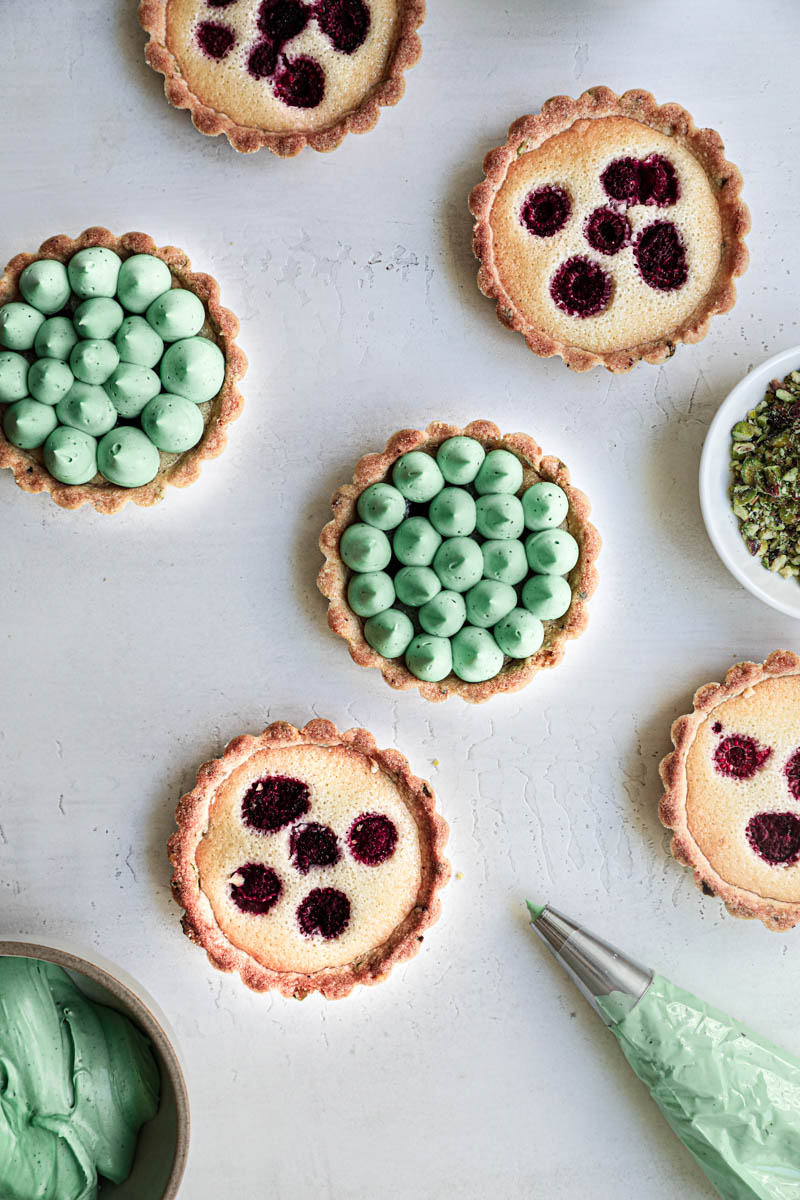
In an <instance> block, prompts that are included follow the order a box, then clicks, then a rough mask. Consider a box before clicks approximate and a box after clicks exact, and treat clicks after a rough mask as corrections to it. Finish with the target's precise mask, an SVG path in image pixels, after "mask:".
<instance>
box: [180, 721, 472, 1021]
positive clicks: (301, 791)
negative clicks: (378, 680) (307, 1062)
mask: <svg viewBox="0 0 800 1200" xmlns="http://www.w3.org/2000/svg"><path fill="white" fill-rule="evenodd" d="M176 821H177V825H178V832H177V833H175V834H173V836H172V837H171V838H170V841H169V857H170V861H171V862H172V864H173V866H174V874H173V877H172V891H173V895H174V897H175V899H176V901H177V902H178V904H180V905H181V906H182V907H183V908H184V909H185V910H186V911H185V916H184V918H183V929H184V932H185V933H186V935H187V936H188V937H189V938H190V939H191V940H192V941H194V942H196V943H197V944H198V945H200V946H202V947H203V949H204V950H205V951H206V953H207V954H208V957H209V960H210V961H211V963H212V964H213V966H215V967H217V968H218V969H219V970H221V971H238V972H239V974H240V975H241V977H242V979H243V980H244V982H245V983H246V984H247V986H248V987H249V988H252V989H253V990H254V991H257V992H263V991H267V990H269V989H275V990H277V991H280V992H282V993H283V995H285V996H295V997H297V998H299V999H302V998H303V997H304V996H306V995H307V994H308V993H310V992H321V993H322V994H323V995H324V996H326V997H327V998H328V999H336V998H338V997H341V996H346V995H347V994H348V993H349V992H351V991H352V989H353V988H354V987H355V986H356V984H359V983H361V984H373V983H379V982H380V981H381V980H383V979H385V978H386V977H387V975H388V974H389V972H390V971H391V969H392V967H393V966H394V964H395V963H397V962H401V961H403V960H404V959H408V958H412V957H413V956H414V955H415V954H416V953H417V951H418V950H419V948H420V945H421V943H422V940H423V931H424V930H425V929H426V928H427V927H428V926H429V925H431V924H433V922H434V921H436V920H437V919H438V917H439V914H440V909H441V906H440V902H439V896H438V893H439V890H440V889H441V888H442V887H443V886H444V884H445V883H446V882H447V880H448V879H449V877H450V866H449V863H448V862H447V859H446V858H445V857H444V845H445V843H446V841H447V836H448V828H447V825H446V824H445V822H444V821H443V819H442V818H441V817H440V816H439V815H438V813H436V811H435V809H434V795H433V791H432V789H431V788H430V786H429V784H427V783H426V782H425V781H424V780H422V779H418V778H417V777H416V776H415V775H413V774H412V773H411V769H410V767H409V765H408V762H407V761H406V759H405V758H404V757H403V755H402V754H400V753H399V752H398V751H397V750H380V749H378V747H377V746H376V744H375V739H374V738H373V737H372V735H371V734H370V733H368V732H367V730H365V729H351V730H348V731H347V732H344V733H339V732H338V731H337V729H336V727H335V726H334V725H332V724H331V722H330V721H324V720H315V721H311V722H309V724H308V725H306V726H305V728H304V729H296V728H295V727H294V726H293V725H289V724H286V723H285V722H282V721H278V722H275V723H274V724H272V725H269V726H268V727H267V729H265V730H264V732H263V733H262V734H261V735H260V736H258V737H247V736H245V737H238V738H235V739H234V740H233V741H232V742H230V744H229V745H228V746H227V748H226V750H225V753H224V754H223V755H222V757H221V758H219V759H214V760H212V761H211V762H207V763H205V764H204V765H203V766H202V767H201V768H200V769H199V771H198V773H197V782H196V784H195V787H194V789H193V790H192V791H191V792H189V793H188V794H187V795H186V796H184V797H183V798H182V799H181V801H180V803H179V805H178V809H177V813H176Z"/></svg>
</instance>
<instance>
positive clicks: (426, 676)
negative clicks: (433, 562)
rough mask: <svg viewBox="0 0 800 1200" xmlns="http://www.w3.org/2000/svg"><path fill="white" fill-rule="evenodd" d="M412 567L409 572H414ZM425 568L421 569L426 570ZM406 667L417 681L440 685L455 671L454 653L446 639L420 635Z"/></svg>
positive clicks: (407, 658) (407, 656) (426, 634)
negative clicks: (439, 683)
mask: <svg viewBox="0 0 800 1200" xmlns="http://www.w3.org/2000/svg"><path fill="white" fill-rule="evenodd" d="M414 569H415V568H414V567H410V568H409V570H412V571H413V570H414ZM424 569H425V568H424V567H423V568H420V570H424ZM406 666H407V667H408V669H409V671H410V672H411V674H412V675H414V676H415V677H416V678H417V679H423V680H425V682H426V683H438V682H439V680H440V679H444V677H445V675H449V674H450V672H451V671H452V669H453V651H452V648H451V646H450V640H449V638H446V637H432V636H431V634H429V633H420V634H418V635H417V637H415V638H414V640H413V641H412V642H411V645H410V646H409V647H408V649H407V650H406Z"/></svg>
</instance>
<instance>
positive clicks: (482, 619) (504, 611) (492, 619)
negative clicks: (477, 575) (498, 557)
mask: <svg viewBox="0 0 800 1200" xmlns="http://www.w3.org/2000/svg"><path fill="white" fill-rule="evenodd" d="M465 599H466V602H467V620H468V621H469V623H470V624H471V625H477V626H478V628H479V629H491V627H492V625H496V624H497V622H498V621H500V620H502V618H503V617H505V616H507V615H508V614H509V613H510V612H511V610H512V608H515V607H516V603H517V593H516V592H515V591H514V589H513V587H511V585H510V584H508V583H498V582H497V580H496V579H481V580H480V582H479V583H476V584H475V586H474V587H471V588H470V589H469V591H468V592H467V594H466V597H465Z"/></svg>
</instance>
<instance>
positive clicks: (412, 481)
mask: <svg viewBox="0 0 800 1200" xmlns="http://www.w3.org/2000/svg"><path fill="white" fill-rule="evenodd" d="M392 482H393V483H394V486H395V487H396V488H397V490H398V491H399V492H401V493H402V495H404V496H405V498H406V500H411V501H412V503H415V504H426V503H427V502H428V500H432V499H433V497H434V496H435V495H436V494H437V492H440V491H441V490H442V488H443V487H444V476H443V475H442V472H441V471H440V470H439V468H438V466H437V465H436V460H435V459H433V458H431V456H430V454H425V453H424V451H422V450H411V451H410V452H409V453H408V454H403V455H401V457H400V458H398V460H397V462H396V463H395V464H394V467H393V469H392Z"/></svg>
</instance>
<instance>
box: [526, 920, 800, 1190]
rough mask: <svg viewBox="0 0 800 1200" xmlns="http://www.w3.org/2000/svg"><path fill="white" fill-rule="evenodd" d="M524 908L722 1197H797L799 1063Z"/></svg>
mask: <svg viewBox="0 0 800 1200" xmlns="http://www.w3.org/2000/svg"><path fill="white" fill-rule="evenodd" d="M528 909H529V911H530V914H531V926H532V927H533V929H535V930H536V932H537V933H538V934H539V936H540V938H541V939H542V941H543V942H545V943H546V944H547V945H548V946H549V947H550V949H551V950H552V952H553V954H554V956H555V957H556V959H557V960H558V962H560V963H561V966H562V967H563V968H564V970H565V971H566V972H567V974H568V975H569V976H570V978H571V979H572V981H573V983H575V984H576V986H577V987H578V989H579V990H580V991H581V992H582V993H583V995H584V996H585V997H586V999H587V1000H588V1001H589V1003H590V1004H591V1006H592V1008H593V1009H594V1010H595V1012H597V1013H598V1014H599V1016H600V1017H602V1019H603V1021H605V1023H606V1025H607V1026H608V1027H609V1028H610V1030H611V1032H612V1033H613V1034H614V1036H615V1037H616V1039H617V1041H618V1042H619V1044H620V1047H621V1049H622V1052H623V1054H624V1055H625V1057H626V1058H627V1060H628V1062H629V1063H630V1065H631V1067H632V1068H633V1070H634V1071H635V1072H636V1074H637V1075H638V1076H639V1078H640V1079H641V1080H642V1082H643V1083H645V1084H646V1085H647V1087H648V1088H649V1089H650V1095H651V1096H652V1097H653V1099H654V1100H655V1102H656V1104H657V1105H658V1107H659V1108H660V1109H661V1112H662V1113H663V1115H664V1116H665V1117H666V1119H667V1121H668V1122H669V1124H670V1126H671V1128H672V1131H673V1133H675V1134H676V1135H677V1136H678V1137H679V1138H680V1140H681V1141H682V1142H683V1144H684V1145H685V1146H686V1148H687V1149H688V1150H689V1151H690V1153H691V1154H692V1155H693V1156H694V1158H695V1159H696V1161H697V1162H698V1163H699V1165H700V1167H701V1168H702V1170H703V1171H704V1172H705V1174H706V1175H707V1176H708V1178H709V1180H710V1181H711V1183H712V1184H713V1185H714V1187H715V1188H716V1189H717V1191H718V1192H719V1194H720V1195H721V1196H722V1197H723V1198H724V1200H800V1061H798V1060H797V1059H796V1058H793V1057H792V1055H790V1054H787V1053H786V1051H785V1050H780V1049H778V1047H777V1046H773V1045H772V1044H771V1043H770V1042H768V1041H766V1040H765V1039H764V1038H761V1037H759V1036H758V1034H755V1033H751V1031H750V1030H749V1029H747V1028H745V1026H744V1025H741V1024H740V1023H739V1022H738V1021H735V1020H733V1018H732V1017H728V1016H726V1015H725V1013H723V1012H719V1011H718V1009H715V1008H711V1007H710V1005H708V1004H705V1003H704V1002H703V1001H702V1000H698V999H697V997H696V996H692V995H691V994H690V993H689V992H684V991H683V989H682V988H679V987H676V986H675V984H674V983H670V982H669V980H667V979H664V978H662V976H660V975H657V974H655V972H653V971H651V970H649V969H648V968H647V967H642V966H640V965H639V963H637V962H634V961H633V959H630V958H628V957H627V955H625V954H623V953H622V951H620V950H616V949H615V948H614V947H613V946H610V945H609V944H608V942H604V941H603V940H602V938H599V937H596V936H595V935H594V934H593V933H589V931H588V930H586V929H584V928H582V926H580V925H576V924H575V922H574V921H571V920H570V918H569V917H565V916H564V915H563V913H560V912H558V911H557V910H556V909H553V908H550V906H549V905H542V906H539V905H535V904H531V903H528Z"/></svg>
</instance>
